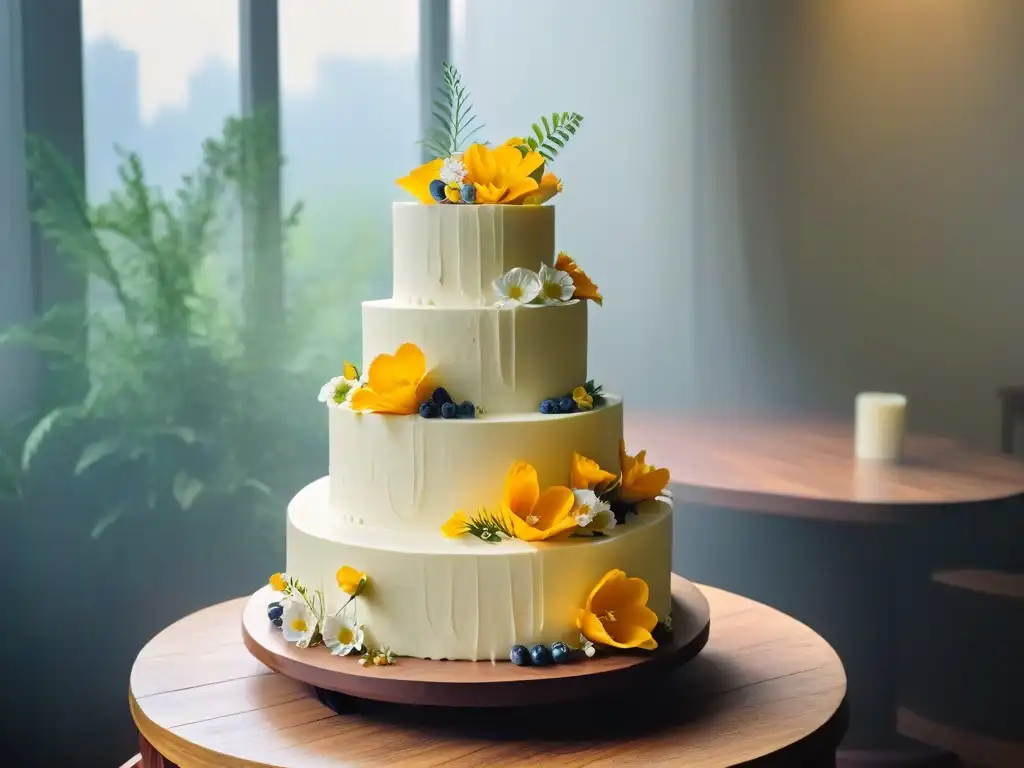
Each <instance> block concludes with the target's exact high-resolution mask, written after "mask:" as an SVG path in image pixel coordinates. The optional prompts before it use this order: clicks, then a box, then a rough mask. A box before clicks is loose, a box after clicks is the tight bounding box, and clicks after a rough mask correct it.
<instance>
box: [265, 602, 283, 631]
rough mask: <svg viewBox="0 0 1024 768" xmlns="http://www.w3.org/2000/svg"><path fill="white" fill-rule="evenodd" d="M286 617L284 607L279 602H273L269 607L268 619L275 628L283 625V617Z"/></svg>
mask: <svg viewBox="0 0 1024 768" xmlns="http://www.w3.org/2000/svg"><path fill="white" fill-rule="evenodd" d="M283 615H284V606H283V605H281V604H280V603H278V602H273V603H271V604H270V605H268V606H267V618H268V619H270V622H271V623H272V624H273V625H274V626H275V627H280V626H281V624H282V621H283V620H282V618H281V617H282V616H283Z"/></svg>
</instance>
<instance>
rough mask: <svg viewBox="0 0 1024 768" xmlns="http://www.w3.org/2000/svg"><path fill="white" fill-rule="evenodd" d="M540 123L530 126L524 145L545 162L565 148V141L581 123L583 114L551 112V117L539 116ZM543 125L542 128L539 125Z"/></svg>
mask: <svg viewBox="0 0 1024 768" xmlns="http://www.w3.org/2000/svg"><path fill="white" fill-rule="evenodd" d="M540 122H541V124H540V125H538V124H537V123H534V124H533V125H532V126H530V127H531V128H532V130H533V135H532V136H529V135H528V136H526V138H525V141H526V146H527V147H528V148H529V149H530V151H531V152H537V153H539V154H540V156H541V157H543V158H544V161H545V162H548V163H550V162H552V161H553V160H554V159H555V157H556V156H557V155H558V152H559V151H560V150H562V149H564V148H565V145H566V143H567V142H568V141H569V139H571V138H572V137H573V136H575V135H576V131H577V130H579V128H580V126H581V125H582V124H583V115H581V114H579V113H577V112H552V113H551V119H550V120H549V119H548V118H547V117H546V116H544V117H541V119H540ZM541 125H543V128H542V127H541Z"/></svg>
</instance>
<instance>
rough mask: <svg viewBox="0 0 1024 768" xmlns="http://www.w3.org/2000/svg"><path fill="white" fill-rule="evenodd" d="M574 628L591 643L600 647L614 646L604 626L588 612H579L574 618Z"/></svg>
mask: <svg viewBox="0 0 1024 768" xmlns="http://www.w3.org/2000/svg"><path fill="white" fill-rule="evenodd" d="M576 626H577V627H579V630H580V634H582V635H583V636H584V637H585V638H587V640H589V641H590V642H592V643H599V644H601V645H615V641H614V640H612V638H611V636H610V635H609V634H608V632H607V631H606V630H605V628H604V624H602V623H601V620H600V619H598V618H597V616H595V615H594V614H593V613H591V612H590V611H586V610H584V611H580V612H579V615H578V616H577V618H576Z"/></svg>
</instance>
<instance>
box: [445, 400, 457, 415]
mask: <svg viewBox="0 0 1024 768" xmlns="http://www.w3.org/2000/svg"><path fill="white" fill-rule="evenodd" d="M458 415H459V406H457V405H456V404H455V403H453V402H451V401H449V402H447V403H445V404H444V405H442V406H441V417H442V418H445V419H454V418H455V417H456V416H458Z"/></svg>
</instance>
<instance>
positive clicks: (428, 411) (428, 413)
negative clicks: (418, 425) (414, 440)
mask: <svg viewBox="0 0 1024 768" xmlns="http://www.w3.org/2000/svg"><path fill="white" fill-rule="evenodd" d="M440 413H441V411H440V409H439V408H438V407H437V403H435V402H433V401H432V400H427V402H425V403H423V405H421V406H420V416H422V417H423V418H424V419H436V418H437V417H438V416H439V415H440Z"/></svg>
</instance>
